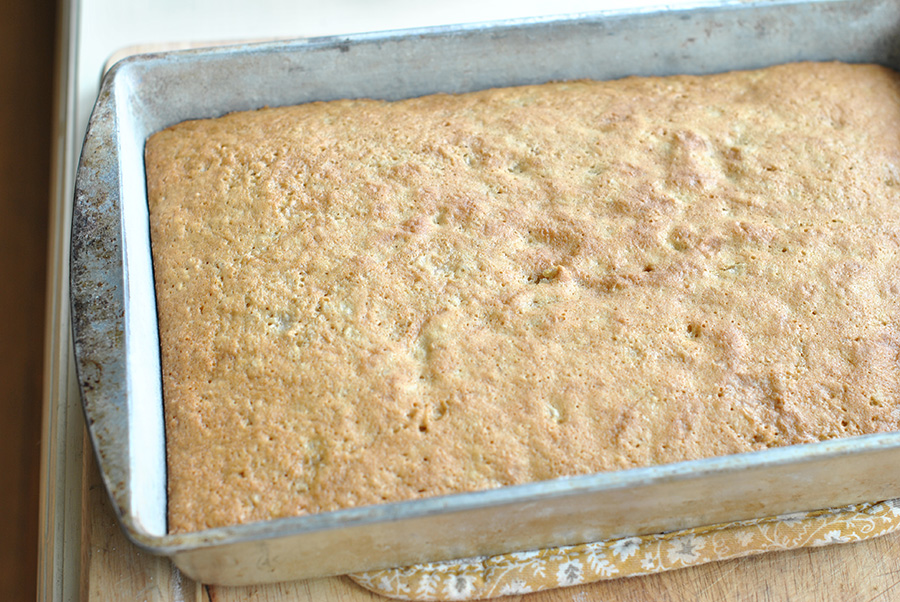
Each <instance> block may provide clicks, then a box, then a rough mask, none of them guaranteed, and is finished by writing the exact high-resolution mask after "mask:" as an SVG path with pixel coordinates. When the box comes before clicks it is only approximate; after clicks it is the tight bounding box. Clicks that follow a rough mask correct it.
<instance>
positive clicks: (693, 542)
mask: <svg viewBox="0 0 900 602" xmlns="http://www.w3.org/2000/svg"><path fill="white" fill-rule="evenodd" d="M704 543H705V542H704V541H703V539H701V538H698V537H696V536H695V535H694V534H693V533H689V534H687V535H685V536H684V537H679V538H678V539H675V540H673V541H672V542H671V546H670V547H669V550H668V555H669V562H672V563H675V562H682V563H684V564H694V563H695V562H697V560H699V559H700V551H701V550H702V549H703V545H704Z"/></svg>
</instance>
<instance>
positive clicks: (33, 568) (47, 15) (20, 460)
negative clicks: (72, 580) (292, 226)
mask: <svg viewBox="0 0 900 602" xmlns="http://www.w3.org/2000/svg"><path fill="white" fill-rule="evenodd" d="M55 10H56V3H55V1H54V0H33V1H32V0H29V1H28V2H16V1H14V0H2V1H0V415H2V420H0V457H2V458H3V462H4V465H3V470H2V471H0V516H2V520H0V600H33V599H34V597H35V593H36V587H35V583H36V575H37V554H38V551H37V530H38V529H37V522H38V477H39V472H40V442H41V432H40V419H41V387H42V382H43V353H44V336H43V331H44V326H43V325H44V290H45V281H46V263H47V215H48V208H49V199H50V183H49V178H50V138H51V134H50V130H51V119H52V112H51V101H52V82H53V77H52V76H53V50H54V38H55Z"/></svg>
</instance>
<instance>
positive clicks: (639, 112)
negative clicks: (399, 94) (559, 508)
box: [146, 64, 900, 532]
mask: <svg viewBox="0 0 900 602" xmlns="http://www.w3.org/2000/svg"><path fill="white" fill-rule="evenodd" d="M146 157H147V173H148V188H149V198H150V211H151V228H152V244H153V256H154V265H155V273H156V274H155V275H156V281H157V296H158V299H157V300H158V308H159V324H160V338H161V347H162V363H163V379H164V381H163V384H164V393H165V411H166V420H167V439H168V444H167V445H168V470H169V473H168V474H169V513H170V519H169V520H170V530H171V531H173V532H183V531H190V530H195V529H203V528H207V527H214V526H220V525H228V524H233V523H242V522H248V521H256V520H262V519H268V518H273V517H283V516H290V515H297V514H305V513H312V512H321V511H326V510H333V509H337V508H345V507H350V506H359V505H363V504H374V503H379V502H385V501H395V500H404V499H409V498H417V497H423V496H434V495H440V494H446V493H452V492H460V491H469V490H477V489H484V488H490V487H499V486H502V485H508V484H512V483H523V482H526V481H535V480H541V479H551V478H554V477H558V476H561V475H575V474H581V473H590V472H595V471H608V470H616V469H622V468H628V467H634V466H644V465H649V464H656V463H665V462H674V461H679V460H686V459H692V458H701V457H705V456H714V455H721V454H730V453H735V452H743V451H749V450H758V449H764V448H767V447H772V446H780V445H788V444H794V443H803V442H809V441H818V440H821V439H828V438H833V437H844V436H849V435H856V434H860V433H871V432H877V431H888V430H893V429H896V428H897V427H898V408H900V405H898V399H900V371H898V361H900V357H898V355H900V333H898V324H900V296H898V293H900V261H898V259H900V79H898V76H897V74H895V73H894V72H892V71H889V70H887V69H884V68H881V67H876V66H849V65H844V64H795V65H785V66H780V67H774V68H770V69H765V70H760V71H753V72H739V73H729V74H723V75H715V76H705V77H668V78H628V79H624V80H620V81H614V82H602V83H598V82H588V81H580V82H571V83H553V84H546V85H541V86H529V87H520V88H510V89H496V90H487V91H484V92H477V93H473V94H464V95H459V96H450V95H436V96H427V97H424V98H417V99H412V100H405V101H401V102H379V101H373V100H344V101H337V102H328V103H312V104H307V105H301V106H297V107H289V108H277V109H263V110H259V111H251V112H245V113H236V114H232V115H227V116H225V117H222V118H219V119H211V120H201V121H191V122H186V123H182V124H179V125H177V126H174V127H172V128H169V129H167V130H165V131H163V132H160V133H158V134H156V135H154V136H153V137H152V138H151V139H150V140H149V142H148V144H147V151H146Z"/></svg>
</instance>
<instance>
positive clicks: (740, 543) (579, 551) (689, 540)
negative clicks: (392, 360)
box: [350, 499, 900, 600]
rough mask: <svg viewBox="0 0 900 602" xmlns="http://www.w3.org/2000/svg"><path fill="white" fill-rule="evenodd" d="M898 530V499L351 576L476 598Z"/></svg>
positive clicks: (412, 592) (397, 592)
mask: <svg viewBox="0 0 900 602" xmlns="http://www.w3.org/2000/svg"><path fill="white" fill-rule="evenodd" d="M898 528H900V499H897V500H889V501H886V502H879V503H865V504H855V505H852V506H847V507H844V508H837V509H831V510H817V511H815V512H797V513H795V514H786V515H783V516H776V517H772V518H762V519H756V520H747V521H740V522H734V523H727V524H723V525H716V526H712V527H700V528H695V529H684V530H682V531H672V532H670V533H662V534H658V535H644V536H642V537H625V538H621V539H611V540H608V541H599V542H596V543H589V544H582V545H577V546H565V547H559V548H552V549H546V550H536V551H532V552H517V553H512V554H500V555H499V556H479V557H476V558H466V559H464V560H454V561H450V562H432V563H429V564H419V565H415V566H410V567H405V568H398V569H386V570H382V571H372V572H368V573H358V574H355V575H350V577H351V578H352V579H353V580H354V581H356V582H357V583H358V584H360V585H361V586H363V587H365V588H367V589H369V590H371V591H373V592H376V593H379V594H382V595H385V596H389V597H392V598H400V599H402V600H478V599H485V598H494V597H497V596H505V595H509V594H523V593H529V592H539V591H542V590H546V589H552V588H555V587H565V586H567V585H579V584H585V583H593V582H595V581H600V580H603V579H614V578H617V577H633V576H636V575H646V574H649V573H658V572H662V571H667V570H669V569H677V568H682V567H686V566H694V565H698V564H703V563H706V562H713V561H715V560H727V559H730V558H738V557H741V556H749V555H751V554H759V553H762V552H769V551H774V550H790V549H795V548H803V547H815V546H825V545H830V544H833V543H845V542H851V541H862V540H864V539H872V538H874V537H878V536H879V535H885V534H887V533H891V532H893V531H896V530H897V529H898Z"/></svg>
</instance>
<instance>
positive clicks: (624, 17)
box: [71, 0, 900, 585]
mask: <svg viewBox="0 0 900 602" xmlns="http://www.w3.org/2000/svg"><path fill="white" fill-rule="evenodd" d="M833 59H839V60H843V61H849V62H877V63H881V64H884V65H888V66H892V67H894V68H898V67H900V4H898V3H897V2H896V0H819V1H815V2H796V1H783V0H781V1H779V0H775V1H768V2H746V1H742V2H724V3H716V4H710V3H706V4H697V5H692V6H690V7H683V8H678V9H675V10H673V9H658V10H646V9H643V10H640V11H635V12H626V11H616V12H606V13H598V14H592V15H578V16H568V17H560V18H549V19H538V20H525V21H515V22H501V23H492V24H483V25H475V26H461V27H448V28H434V29H425V30H416V31H408V32H389V33H382V34H367V35H358V36H349V37H340V38H337V37H332V38H320V39H307V40H299V41H294V42H288V43H285V42H279V43H273V44H259V45H246V46H238V47H232V48H218V49H213V50H203V51H188V52H176V53H169V54H156V55H145V56H140V57H134V58H131V59H127V60H125V61H123V62H121V63H119V64H117V65H116V66H115V67H114V68H113V69H112V70H111V71H110V72H109V73H108V74H107V76H106V78H105V79H104V81H103V84H102V88H101V91H100V95H99V98H98V100H97V104H96V107H95V109H94V113H93V116H92V118H91V121H90V125H89V128H88V132H87V136H86V139H85V143H84V149H83V152H82V156H81V162H80V165H79V168H78V174H77V184H76V192H75V213H74V219H73V225H72V228H73V230H72V257H71V261H72V267H71V274H72V281H71V291H72V293H71V294H72V316H73V329H74V340H75V357H76V366H77V371H78V381H79V383H80V387H81V394H82V399H83V403H84V409H85V415H86V417H87V422H88V425H89V430H90V435H91V439H92V441H93V444H94V450H95V452H96V455H97V460H98V462H99V466H100V469H101V472H102V475H103V480H104V483H105V485H106V487H107V489H108V491H109V494H110V497H111V499H112V502H113V505H114V507H115V510H116V513H117V514H118V517H119V519H120V521H121V524H122V527H123V529H124V530H125V532H126V533H127V535H128V536H129V537H130V538H131V539H132V540H133V541H134V542H135V543H136V544H137V545H139V546H141V547H142V548H145V549H147V550H149V551H151V552H154V553H157V554H164V555H167V556H170V557H172V559H173V560H174V562H175V564H177V565H178V567H179V568H181V569H182V570H183V571H184V572H185V573H187V574H188V575H190V576H191V577H192V578H194V579H197V580H200V581H203V582H207V583H218V584H235V585H236V584H250V583H262V582H271V581H279V580H287V579H295V578H305V577H315V576H324V575H331V574H340V573H346V572H352V571H361V570H367V569H376V568H383V567H388V566H400V565H406V564H410V563H415V562H421V561H429V560H438V559H450V558H457V557H464V556H472V555H479V554H493V553H499V552H505V551H511V550H522V549H528V548H536V547H540V546H548V545H559V544H571V543H576V542H585V541H589V540H597V539H600V538H610V537H617V536H625V535H633V534H643V533H650V532H659V531H665V530H670V529H677V528H684V527H691V526H698V525H706V524H713V523H718V522H723V521H731V520H738V519H748V518H754V517H760V516H764V515H775V514H780V513H785V512H791V511H799V510H809V509H814V508H823V507H833V506H840V505H844V504H849V503H853V502H858V501H864V500H881V499H887V498H892V497H898V496H900V474H898V471H897V469H896V468H895V467H896V466H900V434H898V433H888V434H881V435H869V436H863V437H856V438H850V439H843V440H835V441H827V442H821V443H815V444H809V445H801V446H793V447H787V448H780V449H771V450H767V451H761V452H754V453H748V454H740V455H735V456H727V457H721V458H712V459H706V460H700V461H692V462H683V463H678V464H671V465H664V466H654V467H649V468H640V469H633V470H627V471H621V472H613V473H604V474H593V475H585V476H579V477H571V478H563V479H558V480H553V481H547V482H541V483H533V484H527V485H520V486H515V487H508V488H502V489H496V490H490V491H482V492H476V493H468V494H459V495H451V496H444V497H436V498H430V499H423V500H415V501H408V502H402V503H393V504H385V505H380V506H371V507H361V508H353V509H348V510H341V511H337V512H331V513H324V514H318V515H312V516H301V517H295V518H286V519H280V520H274V521H269V522H260V523H253V524H247V525H239V526H234V527H227V528H216V529H211V530H207V531H202V532H197V533H190V534H179V535H169V534H167V532H166V464H165V436H164V429H163V409H162V399H161V385H160V373H159V352H158V335H157V329H156V309H155V301H154V289H153V281H152V269H151V260H150V243H149V234H148V218H147V203H146V192H145V176H144V164H143V148H144V141H145V140H146V138H147V136H148V135H149V134H150V133H152V132H154V131H157V130H159V129H161V128H164V127H166V126H169V125H171V124H174V123H177V122H179V121H182V120H185V119H191V118H198V117H209V116H218V115H222V114H224V113H227V112H230V111H235V110H240V109H252V108H257V107H261V106H264V105H269V106H276V105H287V104H296V103H302V102H306V101H312V100H329V99H336V98H343V97H375V98H384V99H398V98H404V97H411V96H417V95H421V94H426V93H431V92H465V91H471V90H478V89H483V88H488V87H494V86H506V85H514V84H525V83H536V82H544V81H548V80H561V79H573V78H596V79H610V78H616V77H620V76H625V75H664V74H673V73H697V74H699V73H712V72H720V71H727V70H732V69H746V68H755V67H762V66H766V65H772V64H777V63H784V62H789V61H796V60H833ZM898 135H900V133H898Z"/></svg>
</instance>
